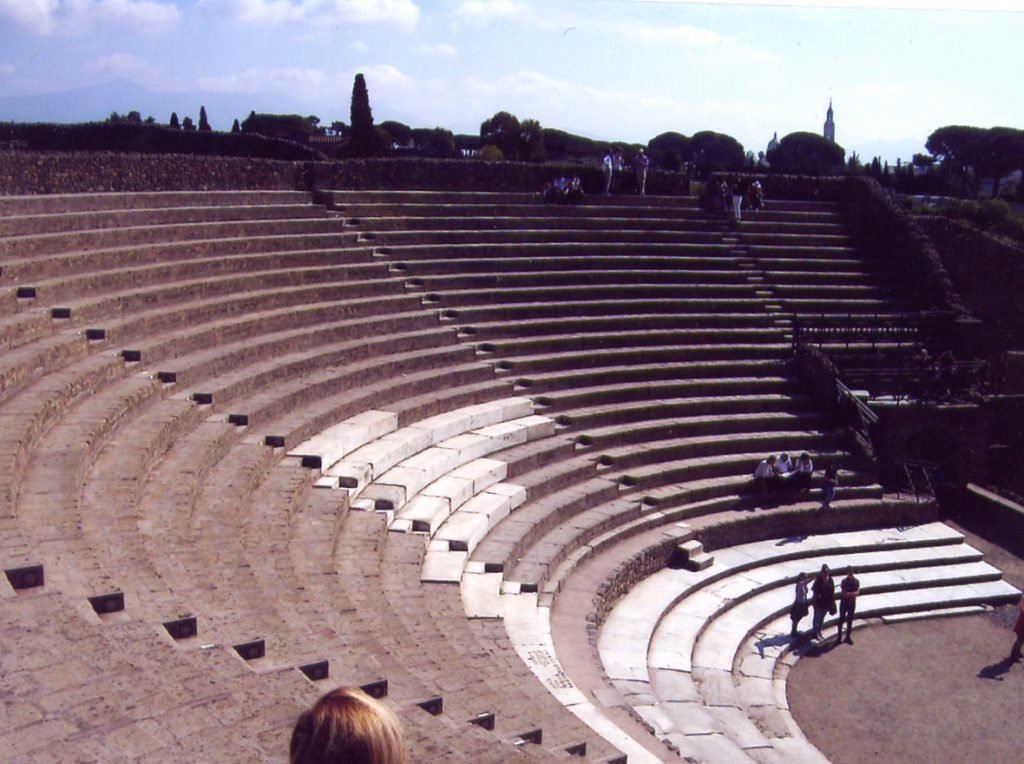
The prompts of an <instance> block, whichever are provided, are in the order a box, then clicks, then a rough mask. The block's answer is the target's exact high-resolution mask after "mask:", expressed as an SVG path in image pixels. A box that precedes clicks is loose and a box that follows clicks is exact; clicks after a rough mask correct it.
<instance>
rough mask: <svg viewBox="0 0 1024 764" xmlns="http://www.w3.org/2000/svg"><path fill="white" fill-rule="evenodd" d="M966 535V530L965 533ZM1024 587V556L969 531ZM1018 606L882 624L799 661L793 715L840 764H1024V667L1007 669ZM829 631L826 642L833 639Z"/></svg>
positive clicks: (791, 682) (791, 684)
mask: <svg viewBox="0 0 1024 764" xmlns="http://www.w3.org/2000/svg"><path fill="white" fill-rule="evenodd" d="M961 530H963V529H961ZM966 535H967V536H968V538H967V540H968V543H971V544H972V545H973V546H975V547H977V548H979V549H980V550H981V551H982V552H984V553H985V558H986V560H987V561H988V562H990V563H991V564H993V565H995V566H996V567H998V568H1000V570H1002V571H1003V574H1004V578H1006V580H1008V581H1009V582H1010V583H1012V584H1014V585H1015V586H1017V587H1018V588H1024V560H1022V559H1021V558H1020V557H1017V556H1015V555H1013V554H1010V553H1009V552H1007V551H1006V550H1004V549H1001V548H1000V547H996V546H993V545H991V544H988V543H986V542H984V541H983V540H981V539H979V538H977V537H974V536H972V535H971V534H969V533H968V534H966ZM1016 613H1017V610H1016V608H1010V607H1007V608H1000V609H998V610H995V611H992V612H990V613H986V614H983V615H973V616H961V617H952V618H940V619H930V620H922V621H912V622H907V623H902V624H898V625H877V626H871V627H868V628H864V629H860V630H858V631H855V632H854V636H853V641H854V644H853V645H845V644H844V645H840V646H838V647H835V648H834V649H830V647H831V646H830V645H829V646H826V647H825V648H824V649H823V650H822V651H821V652H820V654H818V655H813V656H807V657H804V658H801V659H800V660H799V661H798V662H797V664H796V666H795V667H794V668H793V670H792V671H791V672H790V674H789V678H788V682H787V686H788V692H789V703H790V706H791V709H792V713H793V716H794V718H795V719H796V720H797V722H798V723H799V724H800V726H801V728H802V729H803V731H804V734H805V735H807V737H808V739H809V740H810V741H811V742H812V743H814V744H815V745H816V746H818V748H819V749H820V750H821V752H822V753H824V754H825V755H826V756H827V757H828V758H829V759H830V760H831V761H832V762H833V763H834V764H860V763H861V762H883V763H884V764H893V763H896V762H898V763H899V764H934V762H942V761H958V762H984V763H985V764H1020V762H1021V761H1024V724H1021V715H1022V713H1024V662H1021V663H1012V664H1011V663H1009V662H1008V661H1007V660H1005V659H1006V657H1007V656H1008V654H1009V651H1010V645H1011V644H1012V643H1013V639H1014V637H1013V632H1012V627H1013V623H1014V621H1015V619H1016ZM834 635H835V631H834V629H830V630H829V632H828V633H827V634H826V637H829V636H831V637H834Z"/></svg>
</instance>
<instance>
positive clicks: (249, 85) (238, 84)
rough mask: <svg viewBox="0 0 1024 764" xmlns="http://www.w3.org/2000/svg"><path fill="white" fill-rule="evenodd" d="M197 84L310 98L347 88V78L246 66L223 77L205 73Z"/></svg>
mask: <svg viewBox="0 0 1024 764" xmlns="http://www.w3.org/2000/svg"><path fill="white" fill-rule="evenodd" d="M197 85H198V87H199V89H200V90H208V91H213V92H215V93H264V92H271V93H273V92H286V93H289V94H292V95H295V96H297V97H298V98H300V99H302V100H304V101H309V102H316V101H318V100H321V99H323V97H324V96H325V95H328V97H330V95H329V94H331V93H340V92H341V91H343V90H344V89H345V83H344V80H343V79H342V78H341V76H339V75H336V74H331V73H328V72H324V71H322V70H320V69H301V68H298V67H285V68H283V69H272V70H269V69H246V70H244V71H241V72H238V73H237V74H231V75H228V76H224V77H203V78H201V79H200V80H199V81H198V83H197Z"/></svg>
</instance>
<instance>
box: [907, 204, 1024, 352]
mask: <svg viewBox="0 0 1024 764" xmlns="http://www.w3.org/2000/svg"><path fill="white" fill-rule="evenodd" d="M915 220H916V222H917V224H918V225H919V226H921V228H922V229H923V230H924V232H925V233H927V235H928V236H929V238H930V239H931V240H932V242H933V243H934V245H935V248H936V250H937V251H938V254H939V257H940V258H941V259H942V263H943V265H944V266H945V268H946V271H947V272H948V273H949V275H950V278H951V280H952V282H953V284H954V286H955V287H956V289H957V291H958V292H959V293H960V295H961V296H962V297H963V299H964V302H965V303H967V306H968V308H969V309H970V311H971V313H972V314H974V315H975V316H977V317H978V318H980V319H982V320H983V321H985V322H986V323H987V324H988V327H989V331H990V332H994V333H996V336H994V337H993V340H994V341H995V342H997V343H999V344H1003V346H1004V347H1005V346H1010V347H1013V348H1015V349H1024V303H1022V302H1021V299H1020V295H1021V294H1022V293H1024V249H1022V248H1020V247H1018V246H1014V245H1012V244H1010V243H1008V242H1005V241H1001V240H999V239H996V238H994V237H992V236H989V235H987V234H985V233H984V232H982V231H979V230H977V229H975V228H972V227H970V226H968V225H965V224H964V223H962V222H959V221H955V220H949V219H947V218H944V217H940V216H932V215H922V216H919V217H917V218H916V219H915Z"/></svg>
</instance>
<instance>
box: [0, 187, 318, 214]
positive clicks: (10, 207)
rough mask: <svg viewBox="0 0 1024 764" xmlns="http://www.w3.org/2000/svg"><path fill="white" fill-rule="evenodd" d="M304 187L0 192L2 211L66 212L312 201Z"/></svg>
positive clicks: (29, 212) (20, 212)
mask: <svg viewBox="0 0 1024 764" xmlns="http://www.w3.org/2000/svg"><path fill="white" fill-rule="evenodd" d="M309 202H310V197H309V194H308V193H306V192H304V191H259V190H253V191H149V192H131V193H82V194H40V195H34V196H0V215H4V216H7V215H63V214H74V213H79V212H94V211H110V210H139V209H162V208H167V207H197V206H202V207H205V206H225V205H227V206H240V205H244V206H249V205H257V206H262V205H268V204H304V203H306V204H308V203H309Z"/></svg>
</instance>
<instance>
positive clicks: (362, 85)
mask: <svg viewBox="0 0 1024 764" xmlns="http://www.w3.org/2000/svg"><path fill="white" fill-rule="evenodd" d="M349 122H350V123H351V125H352V128H351V130H352V132H351V135H352V140H351V143H349V151H350V152H351V153H352V154H353V155H354V156H371V155H372V154H374V153H375V147H376V141H375V140H374V138H375V135H374V130H373V112H371V111H370V94H369V93H368V92H367V90H366V80H365V79H364V78H363V75H362V73H359V74H357V75H356V79H355V82H353V83H352V105H351V108H350V110H349Z"/></svg>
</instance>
